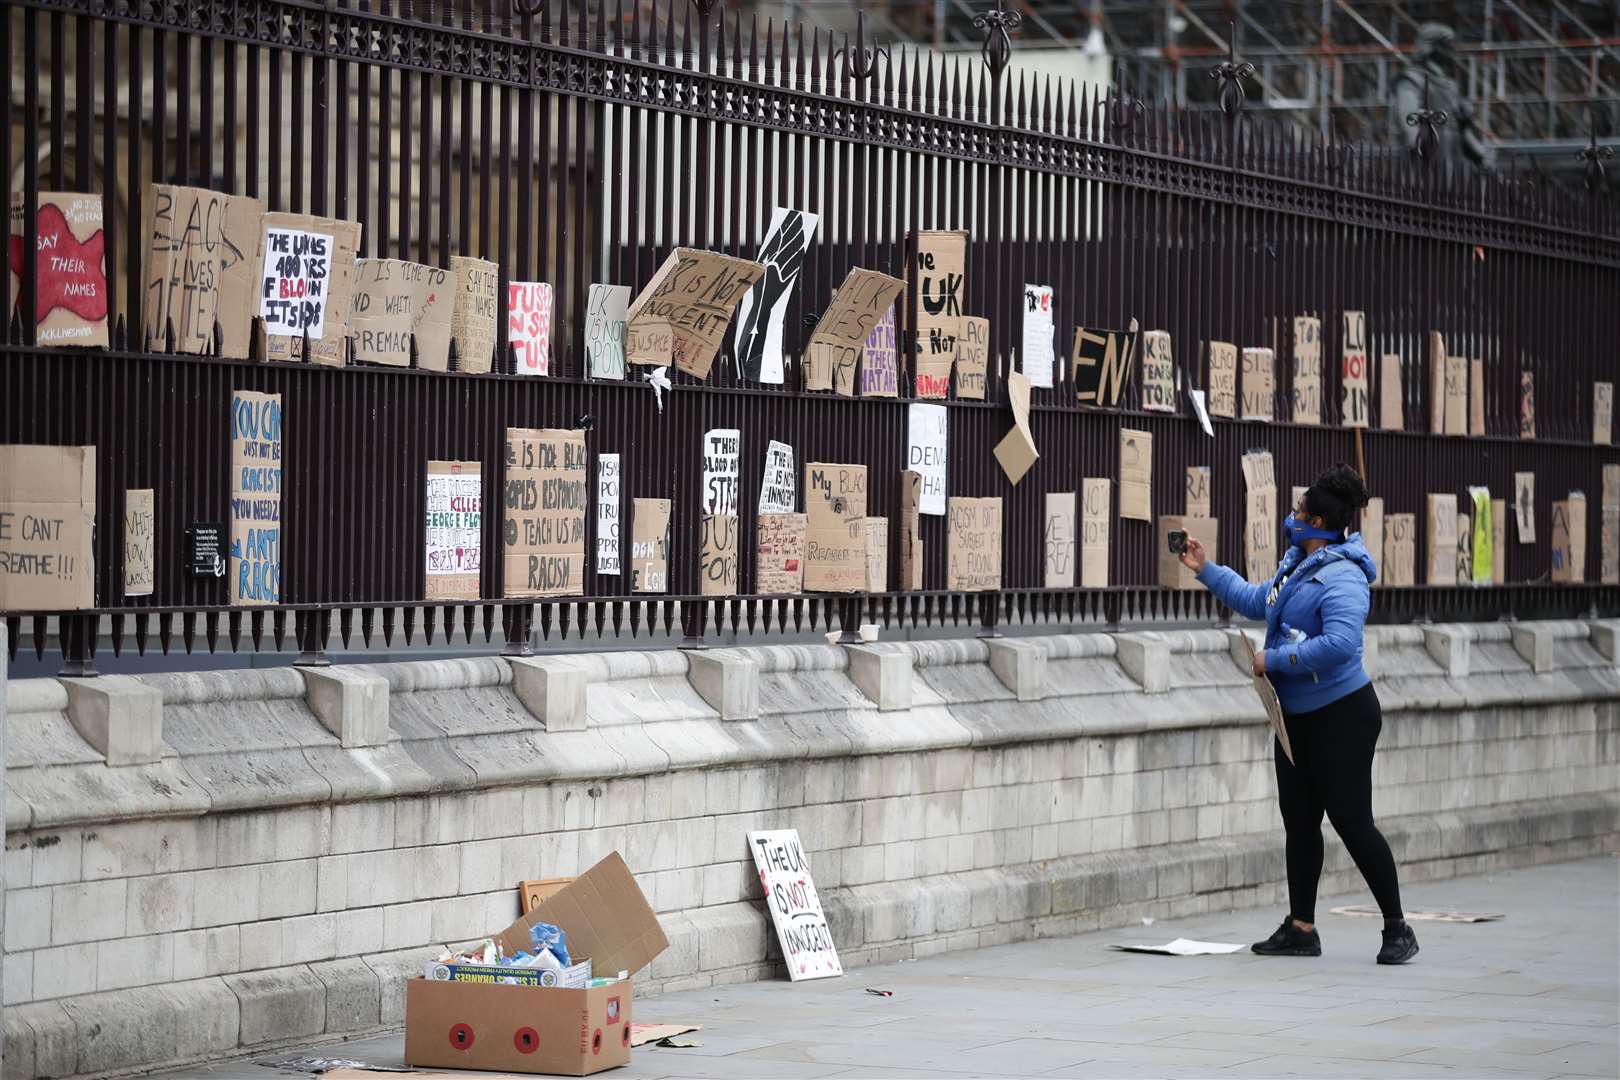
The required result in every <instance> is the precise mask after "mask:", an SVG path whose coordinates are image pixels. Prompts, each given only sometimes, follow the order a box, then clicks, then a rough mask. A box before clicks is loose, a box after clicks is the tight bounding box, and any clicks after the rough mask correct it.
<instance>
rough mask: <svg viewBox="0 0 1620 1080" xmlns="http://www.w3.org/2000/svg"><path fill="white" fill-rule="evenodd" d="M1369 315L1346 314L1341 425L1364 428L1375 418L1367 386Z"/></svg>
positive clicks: (1340, 394)
mask: <svg viewBox="0 0 1620 1080" xmlns="http://www.w3.org/2000/svg"><path fill="white" fill-rule="evenodd" d="M1367 377H1368V372H1367V313H1366V312H1364V311H1347V312H1345V313H1344V367H1343V370H1342V372H1341V375H1340V380H1339V422H1340V423H1341V424H1343V425H1344V426H1345V427H1352V428H1364V427H1367V426H1369V421H1370V419H1371V417H1372V399H1371V395H1370V394H1369V393H1368V387H1367Z"/></svg>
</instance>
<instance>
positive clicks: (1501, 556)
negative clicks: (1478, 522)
mask: <svg viewBox="0 0 1620 1080" xmlns="http://www.w3.org/2000/svg"><path fill="white" fill-rule="evenodd" d="M1491 580H1492V581H1494V582H1495V583H1496V584H1498V585H1503V584H1506V583H1507V500H1506V499H1492V500H1491Z"/></svg>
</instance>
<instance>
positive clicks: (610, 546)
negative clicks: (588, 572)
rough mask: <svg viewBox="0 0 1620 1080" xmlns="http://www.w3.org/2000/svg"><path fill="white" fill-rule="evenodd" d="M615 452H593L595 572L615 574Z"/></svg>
mask: <svg viewBox="0 0 1620 1080" xmlns="http://www.w3.org/2000/svg"><path fill="white" fill-rule="evenodd" d="M619 510H620V506H619V455H618V454H597V455H596V572H597V573H598V574H609V575H611V576H613V577H618V576H619V559H620V553H621V551H622V548H621V546H620V545H621V542H622V539H623V538H622V537H621V535H620V533H619V519H620V513H619Z"/></svg>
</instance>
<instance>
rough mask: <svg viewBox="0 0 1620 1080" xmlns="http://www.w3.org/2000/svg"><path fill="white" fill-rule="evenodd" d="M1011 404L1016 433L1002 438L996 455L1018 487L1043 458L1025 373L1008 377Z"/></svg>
mask: <svg viewBox="0 0 1620 1080" xmlns="http://www.w3.org/2000/svg"><path fill="white" fill-rule="evenodd" d="M1007 402H1008V404H1010V405H1011V406H1012V413H1013V426H1012V430H1011V431H1009V432H1007V434H1006V435H1004V436H1002V439H1001V441H1000V442H999V443H997V444H996V448H995V451H994V453H995V456H996V461H997V463H999V464H1000V465H1001V471H1002V472H1004V473H1006V474H1007V479H1008V481H1010V482H1011V483H1012V484H1014V485H1016V484H1017V483H1018V481H1020V480H1022V479H1023V478H1024V474H1025V473H1027V472H1029V470H1030V468H1031V467H1032V466H1033V465H1034V464H1035V462H1036V461H1037V460H1038V459H1039V458H1040V456H1041V452H1040V451H1039V450H1037V449H1036V448H1035V436H1034V435H1033V434H1032V433H1031V432H1030V430H1029V379H1027V378H1026V377H1025V376H1024V373H1023V372H1021V371H1012V372H1008V374H1007ZM913 407H914V408H915V406H913Z"/></svg>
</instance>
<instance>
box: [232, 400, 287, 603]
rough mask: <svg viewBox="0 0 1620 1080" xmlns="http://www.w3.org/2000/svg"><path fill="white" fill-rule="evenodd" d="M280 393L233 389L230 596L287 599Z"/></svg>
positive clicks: (242, 600)
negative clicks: (283, 581) (283, 568)
mask: <svg viewBox="0 0 1620 1080" xmlns="http://www.w3.org/2000/svg"><path fill="white" fill-rule="evenodd" d="M281 424H282V413H281V395H280V394H261V393H257V392H255V391H253V390H236V391H233V392H232V393H231V535H230V578H229V580H230V598H231V603H232V604H233V605H262V604H278V603H280V602H281V495H282V488H281V477H282V471H281V470H282V460H281V447H282V429H281Z"/></svg>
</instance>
